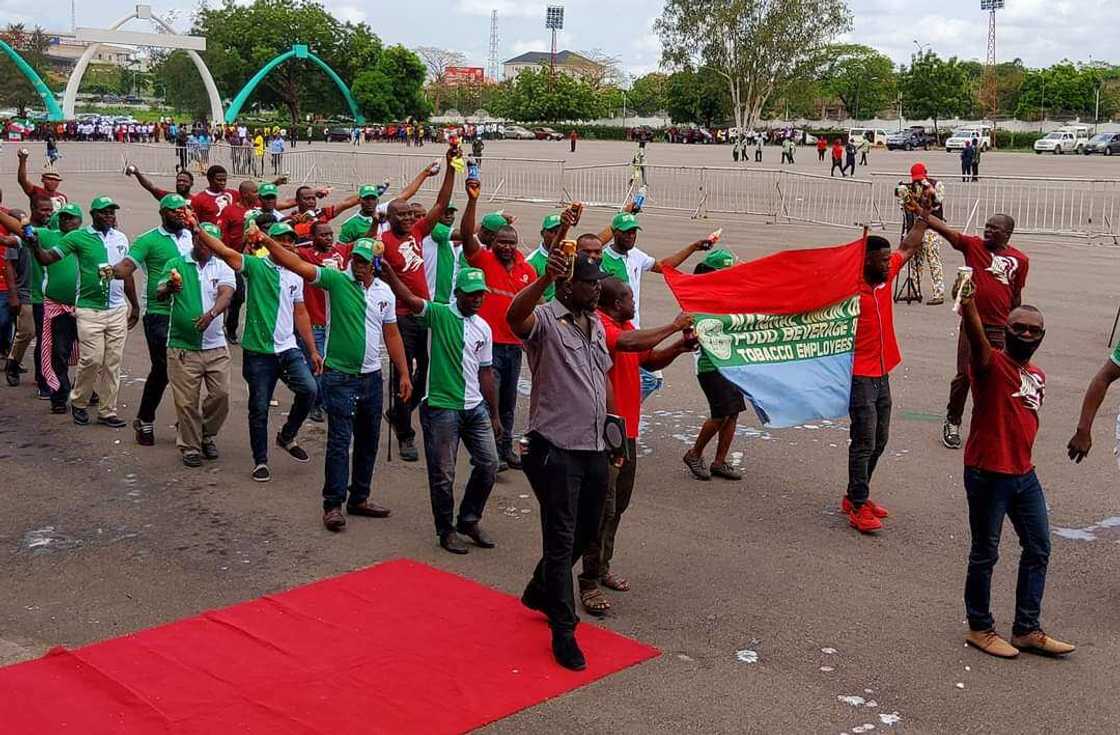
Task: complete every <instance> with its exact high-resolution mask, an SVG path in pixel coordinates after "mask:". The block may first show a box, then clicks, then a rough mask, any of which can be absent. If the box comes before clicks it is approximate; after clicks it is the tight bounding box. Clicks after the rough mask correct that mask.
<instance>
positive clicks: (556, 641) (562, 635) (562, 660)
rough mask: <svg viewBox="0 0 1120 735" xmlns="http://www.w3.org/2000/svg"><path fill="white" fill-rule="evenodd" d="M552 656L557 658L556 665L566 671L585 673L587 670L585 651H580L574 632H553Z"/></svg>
mask: <svg viewBox="0 0 1120 735" xmlns="http://www.w3.org/2000/svg"><path fill="white" fill-rule="evenodd" d="M552 655H553V657H555V658H556V663H558V664H560V665H561V666H563V667H564V668H565V669H571V670H572V671H583V670H584V669H586V668H587V659H585V658H584V657H583V651H581V650H579V644H578V643H576V634H575V633H573V632H572V631H563V632H561V631H553V633H552Z"/></svg>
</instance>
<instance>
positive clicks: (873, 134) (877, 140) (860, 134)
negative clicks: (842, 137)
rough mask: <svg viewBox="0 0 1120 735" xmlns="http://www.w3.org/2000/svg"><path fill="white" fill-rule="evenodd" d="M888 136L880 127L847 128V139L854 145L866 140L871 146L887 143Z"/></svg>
mask: <svg viewBox="0 0 1120 735" xmlns="http://www.w3.org/2000/svg"><path fill="white" fill-rule="evenodd" d="M888 137H889V136H888V135H887V131H886V130H883V129H882V128H851V129H849V130H848V140H850V141H852V142H853V143H855V144H856V145H859V144H860V143H862V142H863V141H864V140H868V141H870V142H871V145H873V146H884V145H886V144H887V138H888Z"/></svg>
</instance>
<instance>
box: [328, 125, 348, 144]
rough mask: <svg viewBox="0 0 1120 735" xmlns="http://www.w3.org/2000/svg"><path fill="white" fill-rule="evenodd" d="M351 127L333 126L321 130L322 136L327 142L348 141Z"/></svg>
mask: <svg viewBox="0 0 1120 735" xmlns="http://www.w3.org/2000/svg"><path fill="white" fill-rule="evenodd" d="M350 130H351V128H344V127H334V128H327V129H326V130H324V131H323V137H324V138H325V139H326V141H327V142H328V143H349V142H350Z"/></svg>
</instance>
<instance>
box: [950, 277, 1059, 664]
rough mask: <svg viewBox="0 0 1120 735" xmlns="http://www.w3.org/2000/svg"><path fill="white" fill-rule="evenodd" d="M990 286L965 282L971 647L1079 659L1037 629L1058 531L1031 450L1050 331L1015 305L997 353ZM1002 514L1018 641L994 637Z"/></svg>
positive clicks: (1033, 313)
mask: <svg viewBox="0 0 1120 735" xmlns="http://www.w3.org/2000/svg"><path fill="white" fill-rule="evenodd" d="M985 287H986V284H985V283H984V282H979V283H976V284H975V286H973V285H972V284H966V285H965V286H964V289H963V292H962V293H961V328H962V331H963V332H964V333H965V339H966V340H968V346H969V365H968V367H969V371H970V374H971V376H972V425H971V426H970V427H969V432H968V443H967V444H966V445H965V448H964V489H965V494H966V495H967V496H968V525H969V528H970V530H971V534H972V548H971V551H970V552H969V555H968V576H967V577H966V579H965V587H964V602H965V612H966V614H967V616H968V627H969V632H968V635H967V637H966V638H965V640H966V642H967V643H968V644H969V645H972V646H975V647H976V648H979V649H980V650H981V651H984V652H985V653H987V654H990V655H992V656H997V657H1000V658H1014V657H1015V656H1018V655H1019V651H1032V652H1035V653H1042V654H1046V655H1050V656H1059V655H1064V654H1068V653H1072V652H1073V650H1074V646H1072V645H1070V644H1068V643H1063V642H1062V641H1059V640H1057V639H1055V638H1051V637H1050V636H1048V635H1047V634H1046V633H1044V632H1043V631H1042V628H1041V627H1040V624H1039V613H1040V611H1041V607H1042V591H1043V588H1044V587H1045V586H1046V568H1047V565H1048V564H1049V560H1050V524H1049V521H1048V520H1047V511H1046V497H1045V495H1044V494H1043V492H1042V485H1041V484H1040V483H1039V481H1038V477H1037V476H1036V475H1035V471H1034V463H1033V461H1032V459H1031V449H1032V447H1033V446H1034V439H1035V435H1036V434H1037V433H1038V420H1039V419H1038V411H1039V409H1040V408H1041V407H1042V399H1043V396H1044V395H1045V392H1046V374H1045V373H1044V372H1042V370H1041V369H1039V368H1038V367H1036V366H1035V365H1034V364H1032V363H1031V357H1032V356H1033V355H1034V353H1035V350H1037V349H1038V347H1039V345H1040V344H1041V343H1042V338H1043V336H1044V335H1045V334H1046V330H1045V328H1044V324H1043V321H1042V313H1041V312H1040V311H1039V310H1038V309H1036V308H1035V307H1033V306H1027V305H1023V306H1017V307H1015V308H1014V309H1012V310H1011V312H1010V314H1009V315H1008V318H1007V325H1006V326H1005V327H1004V346H1003V348H1002V349H999V350H997V349H994V348H993V346H992V344H991V342H990V341H989V338H988V330H987V328H986V325H985V324H984V323H983V321H982V315H981V313H980V309H979V307H978V304H977V301H979V296H980V294H981V293H982V292H983V289H984V288H985ZM1004 516H1008V517H1010V519H1011V524H1012V526H1014V528H1015V532H1016V534H1017V535H1018V536H1019V545H1020V546H1021V548H1022V552H1021V554H1020V556H1019V577H1018V584H1017V585H1016V589H1015V620H1014V624H1013V626H1012V629H1011V633H1012V635H1011V643H1010V644H1008V642H1007V641H1006V640H1005V639H1003V638H1002V637H1000V635H999V634H998V633H996V631H995V621H994V620H993V618H992V614H991V605H990V603H991V590H992V571H993V570H994V568H995V565H996V561H997V560H998V559H999V539H1000V532H1001V530H1002V528H1003V519H1004Z"/></svg>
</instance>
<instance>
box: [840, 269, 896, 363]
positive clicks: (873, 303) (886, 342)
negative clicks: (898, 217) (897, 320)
mask: <svg viewBox="0 0 1120 735" xmlns="http://www.w3.org/2000/svg"><path fill="white" fill-rule="evenodd" d="M900 270H902V253H899V252H894V253H891V266H890V271H889V272H888V274H887V280H886V281H885V282H883V283H881V284H879V285H878V286H874V287H873V286H871V285H869V284H868V283H866V282H863V283H861V284H860V287H859V322H858V323H857V324H856V348H855V361H854V363H853V365H852V375H857V376H859V377H861V378H880V377H882V376H884V375H886V374H887V373H889V372H890V371H891V370H894V369H895V368H896V367H898V363H900V362H902V353H900V352H899V351H898V339H896V338H895V336H894V301H893V300H892V298H891V296H892V292H893V290H894V289H893V287H892V286H893V284H894V279H895V278H896V277H897V276H898V272H899V271H900Z"/></svg>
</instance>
